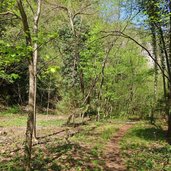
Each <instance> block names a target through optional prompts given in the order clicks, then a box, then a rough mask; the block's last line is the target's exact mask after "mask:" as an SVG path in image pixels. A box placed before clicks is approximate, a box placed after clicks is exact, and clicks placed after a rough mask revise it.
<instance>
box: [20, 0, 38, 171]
mask: <svg viewBox="0 0 171 171" xmlns="http://www.w3.org/2000/svg"><path fill="white" fill-rule="evenodd" d="M37 4H38V7H37V13H36V15H35V18H34V33H35V35H37V33H38V21H39V16H40V7H41V0H38V1H37ZM17 5H18V9H19V11H20V15H21V19H22V23H23V30H24V32H25V35H26V37H25V38H26V46H27V47H30V46H32V39H31V33H30V29H29V24H28V19H27V15H26V12H25V10H24V6H23V2H22V0H17ZM37 48H38V46H37V43H34V51H33V52H32V53H30V54H29V56H28V59H29V97H28V98H29V100H28V119H27V128H26V140H25V170H26V171H30V170H31V154H32V139H33V130H34V128H35V127H34V125H35V119H34V116H35V111H36V100H35V99H36V68H37Z"/></svg>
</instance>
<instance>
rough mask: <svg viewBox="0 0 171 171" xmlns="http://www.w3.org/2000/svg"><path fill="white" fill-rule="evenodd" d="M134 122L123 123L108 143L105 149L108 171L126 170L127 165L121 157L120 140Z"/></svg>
mask: <svg viewBox="0 0 171 171" xmlns="http://www.w3.org/2000/svg"><path fill="white" fill-rule="evenodd" d="M132 126H133V125H132V124H125V125H123V126H122V127H121V128H120V129H119V131H118V132H117V133H116V135H115V136H113V138H112V139H111V140H110V141H109V142H108V143H107V145H106V147H105V151H104V160H105V161H106V167H107V168H106V171H126V166H125V164H124V161H123V159H122V157H121V150H120V141H121V140H122V138H123V137H124V135H125V134H126V133H127V131H128V130H129V129H130V128H131V127H132Z"/></svg>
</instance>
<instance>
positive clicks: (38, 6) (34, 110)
mask: <svg viewBox="0 0 171 171" xmlns="http://www.w3.org/2000/svg"><path fill="white" fill-rule="evenodd" d="M40 12H41V0H38V1H37V12H36V14H35V16H34V28H33V31H34V36H35V38H36V41H35V43H34V52H33V75H34V109H33V112H34V128H33V131H34V138H35V139H36V136H37V135H36V96H37V59H38V43H37V39H38V25H39V18H40Z"/></svg>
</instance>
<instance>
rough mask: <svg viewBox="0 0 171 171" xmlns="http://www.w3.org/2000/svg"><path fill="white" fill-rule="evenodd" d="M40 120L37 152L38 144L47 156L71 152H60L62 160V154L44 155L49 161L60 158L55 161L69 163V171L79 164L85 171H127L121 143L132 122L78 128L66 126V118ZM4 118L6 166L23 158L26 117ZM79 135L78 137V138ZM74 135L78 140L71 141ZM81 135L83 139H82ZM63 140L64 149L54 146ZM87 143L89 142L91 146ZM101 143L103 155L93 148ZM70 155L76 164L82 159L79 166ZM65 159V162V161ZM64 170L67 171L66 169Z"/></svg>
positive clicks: (0, 134)
mask: <svg viewBox="0 0 171 171" xmlns="http://www.w3.org/2000/svg"><path fill="white" fill-rule="evenodd" d="M37 118H38V119H37V120H38V126H37V135H38V137H39V138H38V141H37V142H33V144H34V145H36V147H35V150H36V149H37V145H39V146H38V149H39V148H42V149H46V150H45V151H43V152H44V154H46V152H47V151H48V150H51V149H53V148H54V149H55V150H57V151H60V150H63V148H64V149H68V150H69V151H68V152H67V150H66V154H65V153H64V154H62V153H63V152H62V153H61V157H58V155H59V154H60V153H59V152H57V153H56V152H55V153H53V154H52V156H50V155H49V153H48V154H46V155H45V156H48V155H49V156H48V157H49V158H51V157H54V156H57V161H56V162H57V163H59V161H60V162H61V165H64V164H66V163H67V164H68V165H69V166H67V169H66V170H67V171H69V170H74V169H76V166H75V165H77V164H78V165H80V167H81V168H82V169H83V170H84V169H86V168H89V169H90V170H95V168H98V169H101V170H103V171H125V170H126V166H125V165H124V161H123V160H122V157H121V154H120V153H121V151H120V141H121V140H122V138H123V137H124V135H125V134H126V133H127V131H128V130H129V129H130V128H131V127H132V126H133V124H132V123H129V122H128V123H127V122H121V121H109V122H108V124H107V122H106V123H105V124H104V123H103V122H102V123H98V122H90V123H87V124H85V125H84V124H81V125H79V124H78V125H77V126H74V125H70V126H69V127H68V126H66V125H65V124H64V123H66V120H67V117H66V116H53V115H49V116H46V115H38V117H37ZM1 119H2V120H1V121H2V122H1V124H0V153H1V154H3V156H1V157H0V161H3V162H5V163H7V162H9V161H11V159H12V157H13V156H14V154H15V153H16V152H19V153H18V154H19V155H23V150H21V149H23V142H24V138H25V130H26V127H25V124H26V116H22V115H16V116H14V115H13V116H4V117H1ZM111 128H112V131H111V134H114V135H113V136H112V135H111V137H110V139H106V140H105V138H106V133H107V132H106V131H108V129H109V131H110V129H111ZM77 134H78V136H76V137H75V135H77ZM72 136H74V137H75V138H76V139H75V141H73V140H72V138H71V137H72ZM82 136H84V137H83V139H82ZM103 136H104V137H103ZM68 138H69V139H68ZM103 138H104V139H103ZM60 139H61V140H62V141H63V140H64V142H65V143H66V144H65V143H64V145H62V146H59V145H58V146H57V145H55V142H58V141H59V140H60ZM81 139H82V140H83V141H82V140H81ZM94 139H95V140H94ZM68 140H69V141H68ZM70 140H71V141H70ZM80 140H81V141H80ZM105 141H106V144H105ZM90 142H91V143H90ZM87 143H88V144H89V143H90V145H88V144H87ZM98 143H99V144H101V143H102V144H103V145H104V148H103V150H102V155H101V153H98V152H97V151H98V150H97V151H96V150H95V148H93V146H97V144H98ZM46 144H48V147H49V149H47V146H46ZM99 148H100V146H99ZM93 150H95V151H93ZM53 151H54V150H53ZM58 153H59V154H58ZM94 153H95V154H94ZM96 153H97V154H99V157H97V156H96ZM10 156H11V157H10ZM70 156H72V159H75V160H74V161H77V160H76V159H77V158H79V161H80V163H77V164H76V163H75V162H74V161H73V162H74V163H71V161H70V158H69V157H70ZM83 156H84V157H83ZM63 158H66V159H65V160H63ZM41 162H42V161H41ZM81 162H82V163H83V164H82V163H81ZM96 162H98V164H95V163H96ZM42 165H43V164H42ZM45 166H48V167H49V168H51V165H50V164H45ZM41 167H42V166H41ZM68 167H69V168H70V169H69V168H68ZM42 168H43V167H42ZM42 168H41V169H42ZM52 170H53V169H52ZM63 170H64V171H65V169H63ZM74 171H75V170H74Z"/></svg>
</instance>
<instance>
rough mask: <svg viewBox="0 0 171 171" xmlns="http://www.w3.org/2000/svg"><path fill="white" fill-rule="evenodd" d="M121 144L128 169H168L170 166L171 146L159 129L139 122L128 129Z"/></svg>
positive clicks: (157, 170) (167, 170)
mask: <svg viewBox="0 0 171 171" xmlns="http://www.w3.org/2000/svg"><path fill="white" fill-rule="evenodd" d="M121 145H122V150H123V156H124V159H125V160H126V163H127V169H128V170H156V171H159V170H166V171H169V169H170V167H171V163H170V161H171V158H170V154H171V148H170V146H169V145H167V144H166V142H165V132H164V131H163V130H161V129H156V128H154V127H152V126H149V125H147V124H139V125H137V126H135V127H134V128H132V129H131V130H130V131H129V133H128V134H127V135H126V136H125V137H124V139H123V140H122V144H121Z"/></svg>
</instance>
